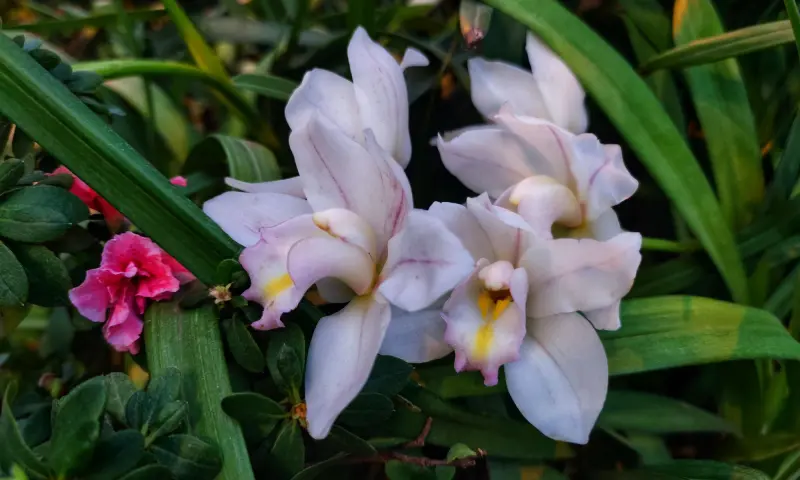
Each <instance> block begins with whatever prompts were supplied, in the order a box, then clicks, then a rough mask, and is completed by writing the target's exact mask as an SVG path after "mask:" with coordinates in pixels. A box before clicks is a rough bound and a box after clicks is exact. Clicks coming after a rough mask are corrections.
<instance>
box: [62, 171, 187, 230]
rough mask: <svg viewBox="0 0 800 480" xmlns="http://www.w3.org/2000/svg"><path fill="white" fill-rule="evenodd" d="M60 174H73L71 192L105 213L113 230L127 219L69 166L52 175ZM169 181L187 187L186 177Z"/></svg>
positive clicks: (92, 207) (104, 216) (173, 178)
mask: <svg viewBox="0 0 800 480" xmlns="http://www.w3.org/2000/svg"><path fill="white" fill-rule="evenodd" d="M59 174H66V175H72V178H73V182H72V188H70V189H69V191H70V193H72V194H73V195H75V196H76V197H78V198H80V199H81V201H82V202H83V203H85V204H86V206H87V207H89V208H90V209H92V210H94V211H96V212H100V214H102V215H103V218H105V219H106V223H107V224H108V227H109V229H111V231H112V232H116V231H117V230H119V228H120V227H121V226H122V222H123V221H124V220H125V216H124V215H122V213H120V211H119V210H117V209H116V208H114V207H113V206H112V205H111V204H110V203H108V202H107V201H106V199H105V198H103V197H101V196H100V195H99V194H98V193H97V192H95V191H94V190H93V189H92V187H90V186H89V185H87V184H86V182H84V181H83V180H81V179H80V178H78V177H77V176H75V174H74V173H72V172H71V171H70V170H69V169H68V168H67V167H65V166H63V165H62V166H60V167H58V168H57V169H55V170H53V173H51V174H50V175H59ZM169 183H171V184H173V185H176V186H179V187H185V186H186V178H184V177H181V176H178V177H172V178H171V179H170V180H169Z"/></svg>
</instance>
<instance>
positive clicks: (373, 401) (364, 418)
mask: <svg viewBox="0 0 800 480" xmlns="http://www.w3.org/2000/svg"><path fill="white" fill-rule="evenodd" d="M392 412H394V404H393V403H392V401H391V400H390V399H389V397H387V396H385V395H381V394H380V393H361V394H359V395H358V396H357V397H356V398H354V399H353V401H352V402H350V405H348V406H347V408H345V409H344V411H343V412H342V413H341V414H340V415H339V419H338V421H339V422H341V423H343V424H345V425H349V426H351V427H368V426H370V425H373V424H375V423H377V422H382V421H384V420H386V419H387V418H389V417H391V416H392Z"/></svg>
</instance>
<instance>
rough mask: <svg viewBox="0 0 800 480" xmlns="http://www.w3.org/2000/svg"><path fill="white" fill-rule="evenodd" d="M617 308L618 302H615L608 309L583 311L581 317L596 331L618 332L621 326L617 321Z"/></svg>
mask: <svg viewBox="0 0 800 480" xmlns="http://www.w3.org/2000/svg"><path fill="white" fill-rule="evenodd" d="M619 307H620V301H619V300H617V301H616V302H614V303H613V304H611V305H610V306H608V307H603V308H598V309H597V310H588V311H585V312H583V316H584V317H586V318H587V319H588V320H589V321H590V322H592V325H593V326H594V328H596V329H598V330H618V329H619V327H621V326H622V323H621V322H620V319H619Z"/></svg>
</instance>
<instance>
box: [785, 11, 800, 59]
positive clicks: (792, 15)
mask: <svg viewBox="0 0 800 480" xmlns="http://www.w3.org/2000/svg"><path fill="white" fill-rule="evenodd" d="M783 4H784V5H786V14H787V15H789V22H790V23H791V24H792V33H793V34H794V41H795V44H796V46H797V49H798V53H800V11H798V10H797V2H796V1H795V0H783Z"/></svg>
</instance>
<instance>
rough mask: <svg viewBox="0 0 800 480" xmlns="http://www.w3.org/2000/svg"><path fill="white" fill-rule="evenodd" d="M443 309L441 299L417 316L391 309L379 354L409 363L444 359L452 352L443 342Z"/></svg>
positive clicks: (418, 312)
mask: <svg viewBox="0 0 800 480" xmlns="http://www.w3.org/2000/svg"><path fill="white" fill-rule="evenodd" d="M443 305H444V299H442V300H441V301H437V302H435V303H434V304H433V305H431V306H430V307H428V308H426V309H424V310H419V311H417V312H406V311H405V310H402V309H400V308H397V307H392V321H391V322H390V323H389V328H388V329H387V330H386V336H385V337H384V338H383V344H382V345H381V350H380V354H381V355H391V356H393V357H397V358H399V359H401V360H404V361H406V362H409V363H425V362H430V361H432V360H436V359H439V358H442V357H444V356H447V355H448V354H449V353H450V352H452V351H453V349H452V347H450V345H448V344H447V342H445V341H444V330H445V327H446V324H445V322H444V319H443V318H442V306H443Z"/></svg>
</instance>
